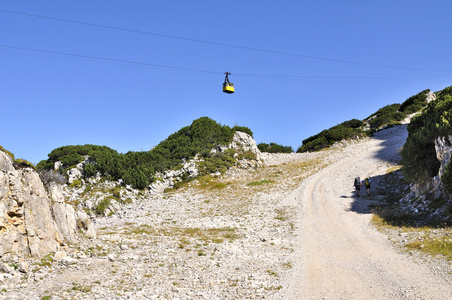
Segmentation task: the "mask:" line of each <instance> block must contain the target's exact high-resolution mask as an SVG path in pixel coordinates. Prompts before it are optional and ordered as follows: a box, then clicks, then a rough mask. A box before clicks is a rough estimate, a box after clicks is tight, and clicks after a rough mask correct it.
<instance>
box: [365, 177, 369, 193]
mask: <svg viewBox="0 0 452 300" xmlns="http://www.w3.org/2000/svg"><path fill="white" fill-rule="evenodd" d="M364 183H365V185H366V190H367V196H369V197H370V178H369V177H367V178H366V179H365V180H364Z"/></svg>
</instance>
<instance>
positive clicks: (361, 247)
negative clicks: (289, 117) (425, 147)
mask: <svg viewBox="0 0 452 300" xmlns="http://www.w3.org/2000/svg"><path fill="white" fill-rule="evenodd" d="M405 139H406V126H399V127H394V128H391V129H387V130H384V131H382V132H380V133H379V134H377V135H376V136H375V138H372V139H369V140H368V141H366V142H363V143H357V144H355V145H351V146H349V147H346V148H343V149H342V151H340V152H336V153H334V152H331V154H330V155H332V157H331V158H332V159H333V160H334V161H336V162H334V163H333V164H331V165H330V166H328V167H327V168H325V169H323V170H321V171H320V172H317V173H316V174H314V175H313V176H311V177H309V178H308V179H307V180H305V181H304V182H303V183H302V184H301V186H300V187H299V189H298V192H299V194H300V196H299V197H298V198H299V200H298V201H299V210H300V211H299V232H298V242H297V246H296V247H295V249H296V253H295V259H294V260H295V261H296V262H297V264H296V266H295V267H294V270H293V272H292V277H291V279H290V285H291V287H290V288H289V289H288V290H287V295H286V296H287V298H288V299H361V300H362V299H436V300H438V299H451V297H452V285H451V281H450V276H448V277H445V276H442V275H440V274H437V273H436V272H434V268H433V270H432V268H431V266H427V265H426V264H422V263H417V262H415V261H414V260H412V259H410V257H409V256H408V255H407V254H406V253H401V252H399V251H397V250H396V249H395V248H394V246H393V245H391V244H390V243H389V242H388V238H387V237H386V236H385V235H383V234H382V233H380V232H378V231H377V230H376V229H375V228H373V227H372V226H371V225H370V223H369V222H370V219H371V214H370V213H369V210H368V208H367V205H368V204H369V203H370V202H371V200H370V199H368V198H367V197H363V196H364V195H365V194H366V192H365V189H364V190H363V189H362V190H361V196H362V197H359V198H358V197H355V196H354V195H353V186H352V184H353V179H354V177H355V176H357V175H359V176H361V179H363V178H365V177H367V176H370V177H371V178H374V179H375V180H372V184H373V185H374V186H376V185H378V178H379V176H380V175H384V174H385V171H386V169H387V168H388V167H390V166H391V165H392V164H393V163H394V162H395V161H397V160H398V157H397V153H398V149H400V147H401V146H402V145H403V143H404V141H405Z"/></svg>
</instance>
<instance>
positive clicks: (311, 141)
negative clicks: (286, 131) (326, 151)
mask: <svg viewBox="0 0 452 300" xmlns="http://www.w3.org/2000/svg"><path fill="white" fill-rule="evenodd" d="M362 125H363V122H362V121H360V120H357V119H352V120H349V121H345V122H343V123H341V124H339V125H336V126H333V127H331V128H330V129H326V130H323V131H322V132H320V133H318V134H316V135H313V136H311V137H309V138H307V139H305V140H303V145H302V146H300V147H299V148H298V149H297V152H298V153H302V152H307V151H318V150H321V149H323V148H326V147H328V146H331V145H332V144H334V143H335V142H338V141H341V140H343V139H349V138H353V137H356V136H361V135H363V134H364V133H363V131H362V130H361V129H359V127H361V126H362Z"/></svg>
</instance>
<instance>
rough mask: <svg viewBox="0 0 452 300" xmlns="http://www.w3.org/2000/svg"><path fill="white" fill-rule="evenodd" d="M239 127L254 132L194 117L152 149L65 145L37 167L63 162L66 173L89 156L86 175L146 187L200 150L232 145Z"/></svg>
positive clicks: (212, 165)
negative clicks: (124, 149)
mask: <svg viewBox="0 0 452 300" xmlns="http://www.w3.org/2000/svg"><path fill="white" fill-rule="evenodd" d="M236 130H239V131H244V132H247V133H248V134H251V135H252V132H251V130H250V129H249V128H247V127H240V126H235V127H234V129H231V128H230V127H229V126H226V125H221V124H219V123H217V122H215V121H214V120H212V119H210V118H208V117H201V118H199V119H197V120H194V121H193V123H192V124H191V125H190V126H186V127H183V128H182V129H180V130H179V131H177V132H175V133H173V134H171V135H170V136H169V137H168V138H167V139H165V140H164V141H162V142H160V143H159V144H158V145H157V146H156V147H154V148H153V149H152V150H150V151H140V152H134V151H129V152H127V153H125V154H122V153H118V152H117V151H116V150H113V149H111V148H109V147H106V146H96V145H78V146H64V147H60V148H57V149H55V150H53V151H52V152H51V153H50V154H49V158H48V159H47V160H45V161H41V162H39V164H38V168H39V169H44V170H51V169H53V167H54V165H55V162H57V161H61V162H62V163H63V166H62V167H61V172H62V173H63V174H64V173H65V172H66V171H67V169H68V168H71V167H73V166H74V165H76V164H77V163H79V162H81V161H82V160H83V159H84V157H85V156H86V155H87V156H89V157H90V160H91V161H93V163H91V164H86V165H85V167H84V170H85V176H86V177H91V176H94V175H96V173H97V172H100V174H101V175H102V176H104V177H106V178H108V179H112V180H119V179H122V180H123V181H124V183H125V184H130V185H131V186H132V187H134V188H138V189H143V188H145V187H146V186H148V185H149V184H150V183H152V182H153V180H154V179H153V178H154V174H155V173H156V172H165V171H166V170H169V169H171V168H178V167H180V166H182V164H183V162H184V161H187V160H189V159H191V158H193V157H195V155H196V154H198V153H200V154H201V155H202V156H203V157H209V156H210V151H211V149H213V148H216V147H218V146H219V145H227V144H229V143H230V142H231V141H232V138H233V136H234V132H235V131H236ZM234 163H235V159H234V158H233V157H232V156H231V155H223V156H222V158H221V159H215V160H213V161H209V162H207V163H206V166H205V167H206V171H207V170H215V171H214V172H217V171H218V170H219V171H221V172H224V171H225V169H226V168H228V167H230V166H231V165H233V164H234Z"/></svg>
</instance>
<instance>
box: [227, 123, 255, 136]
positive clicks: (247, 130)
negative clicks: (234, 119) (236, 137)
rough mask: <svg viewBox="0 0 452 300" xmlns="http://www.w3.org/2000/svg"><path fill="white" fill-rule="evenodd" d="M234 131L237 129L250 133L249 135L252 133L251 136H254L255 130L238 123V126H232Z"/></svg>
mask: <svg viewBox="0 0 452 300" xmlns="http://www.w3.org/2000/svg"><path fill="white" fill-rule="evenodd" d="M232 131H233V132H236V131H241V132H245V133H248V134H249V135H251V137H253V132H252V131H251V129H249V128H248V127H244V126H237V125H236V126H234V127H232Z"/></svg>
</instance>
